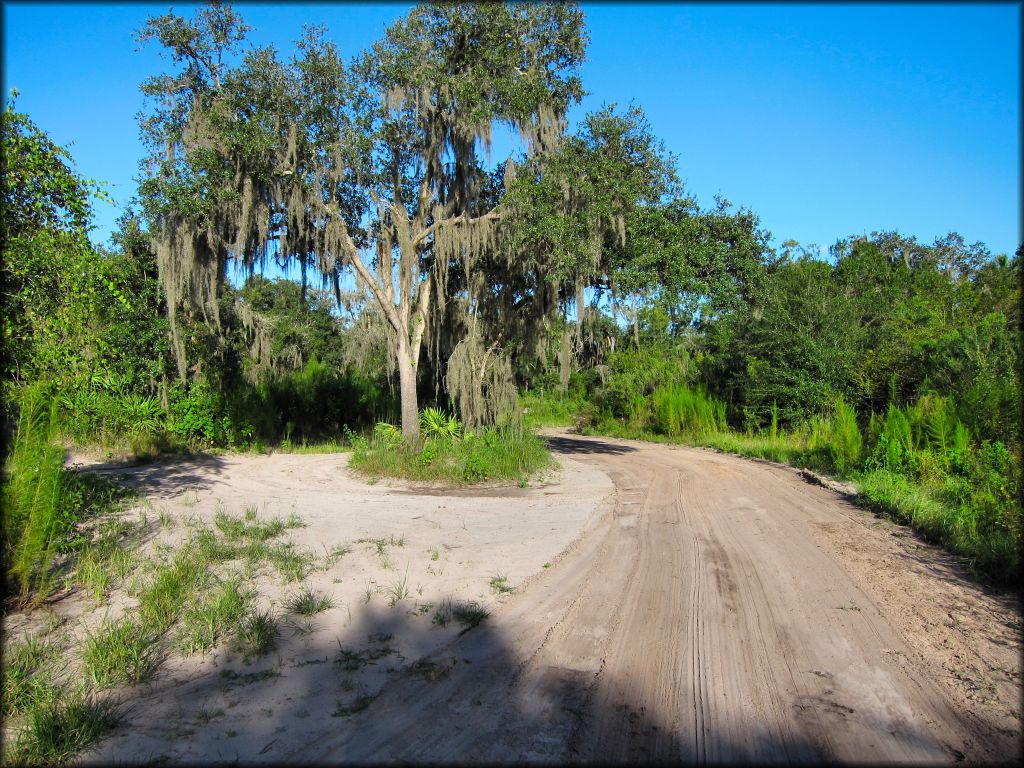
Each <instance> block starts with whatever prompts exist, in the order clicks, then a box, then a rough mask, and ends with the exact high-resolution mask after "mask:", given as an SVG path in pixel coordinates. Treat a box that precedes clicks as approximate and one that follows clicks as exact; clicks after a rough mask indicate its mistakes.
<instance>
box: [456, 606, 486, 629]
mask: <svg viewBox="0 0 1024 768" xmlns="http://www.w3.org/2000/svg"><path fill="white" fill-rule="evenodd" d="M451 615H452V618H453V619H455V620H456V621H458V622H459V623H460V624H462V625H463V626H464V627H465V629H464V630H463V631H466V630H469V629H472V628H473V627H475V626H477V625H478V624H480V623H482V622H483V621H484V620H485V619H486V618H487V617H488V616H490V615H491V614H490V612H489V611H488V610H487V609H486V608H484V607H483V606H482V605H480V603H478V602H476V601H475V600H470V601H469V602H456V603H453V604H452V607H451Z"/></svg>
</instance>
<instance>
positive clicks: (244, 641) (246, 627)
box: [236, 608, 280, 656]
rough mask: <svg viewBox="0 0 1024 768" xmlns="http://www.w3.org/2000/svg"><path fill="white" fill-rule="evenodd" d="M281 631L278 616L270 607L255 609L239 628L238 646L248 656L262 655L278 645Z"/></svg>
mask: <svg viewBox="0 0 1024 768" xmlns="http://www.w3.org/2000/svg"><path fill="white" fill-rule="evenodd" d="M279 636H280V632H279V630H278V627H277V618H276V617H275V616H274V612H273V611H272V610H270V609H269V608H268V609H267V610H265V611H254V612H252V613H250V614H249V616H248V617H247V618H246V619H245V620H244V621H242V623H241V626H240V627H239V630H238V636H237V638H236V640H237V646H238V648H239V650H241V651H242V653H243V654H244V655H246V656H262V655H263V654H265V653H266V652H267V651H270V650H272V649H273V648H274V647H275V646H276V645H277V638H278V637H279Z"/></svg>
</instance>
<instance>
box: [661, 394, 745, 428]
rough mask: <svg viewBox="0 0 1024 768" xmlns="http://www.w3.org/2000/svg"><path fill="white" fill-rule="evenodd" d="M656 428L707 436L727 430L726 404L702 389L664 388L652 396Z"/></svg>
mask: <svg viewBox="0 0 1024 768" xmlns="http://www.w3.org/2000/svg"><path fill="white" fill-rule="evenodd" d="M651 406H652V409H653V412H654V413H653V416H654V427H655V430H656V431H658V432H661V433H662V434H665V435H670V436H676V435H682V434H688V435H707V434H710V433H713V432H721V431H724V430H725V428H726V426H725V403H723V402H721V401H719V400H716V399H715V398H713V397H711V396H710V395H708V393H707V392H706V391H704V389H702V388H697V389H690V388H689V387H686V386H674V387H664V388H659V389H656V390H654V394H653V395H652V396H651Z"/></svg>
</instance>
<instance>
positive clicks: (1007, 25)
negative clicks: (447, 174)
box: [3, 2, 1021, 253]
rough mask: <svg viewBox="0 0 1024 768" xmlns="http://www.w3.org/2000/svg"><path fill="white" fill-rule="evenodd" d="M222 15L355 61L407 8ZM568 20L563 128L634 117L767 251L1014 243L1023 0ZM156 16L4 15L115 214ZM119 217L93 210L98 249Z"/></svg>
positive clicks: (29, 69)
mask: <svg viewBox="0 0 1024 768" xmlns="http://www.w3.org/2000/svg"><path fill="white" fill-rule="evenodd" d="M192 7H193V6H191V5H188V4H185V3H176V4H175V5H174V9H175V11H176V12H178V13H180V14H183V15H190V14H191V9H192ZM236 7H237V8H238V9H239V10H240V11H241V13H242V14H243V16H244V17H245V18H246V20H247V21H248V23H249V24H250V25H251V26H252V27H254V31H253V34H252V37H251V39H252V40H253V41H254V42H256V43H260V44H263V43H268V42H272V43H274V44H275V45H276V46H277V47H278V48H279V49H280V50H282V51H283V52H285V53H288V52H290V50H291V41H293V40H294V39H295V38H296V37H298V36H299V34H300V32H301V26H302V24H303V23H323V24H325V25H326V26H327V27H328V29H329V30H330V34H331V36H332V37H333V38H334V39H335V41H336V42H337V43H338V44H339V45H340V47H341V49H342V52H343V53H344V54H345V55H350V54H353V53H355V52H357V51H358V50H361V49H362V48H364V47H365V46H367V45H368V44H369V43H371V42H372V41H373V40H375V39H377V38H378V37H379V36H380V34H381V32H382V31H383V29H384V27H385V26H386V25H387V23H389V22H390V21H392V20H393V19H395V18H397V17H398V16H400V15H401V14H402V13H404V11H405V10H406V8H407V7H408V6H406V5H399V4H375V5H357V4H315V5H287V6H285V5H271V4H256V5H246V4H242V3H239V4H237V5H236ZM583 7H584V9H585V13H586V18H587V25H588V28H589V30H590V35H591V44H590V48H589V51H588V56H587V63H586V64H585V66H584V68H583V82H584V87H585V88H586V89H587V91H588V92H589V95H588V96H587V98H586V100H585V101H584V103H583V105H582V106H581V108H579V109H577V110H576V111H575V112H574V113H573V114H572V115H571V118H573V119H574V120H576V119H578V118H579V117H580V116H581V115H582V114H584V113H585V112H586V111H588V110H591V109H595V108H598V107H600V106H601V105H602V104H603V103H605V102H617V103H619V104H620V105H623V106H624V105H626V104H628V103H629V102H630V101H635V102H637V103H638V104H640V105H641V106H642V107H643V108H644V109H645V111H646V112H647V115H648V117H649V119H650V122H651V125H652V128H653V130H654V132H655V133H656V134H657V135H658V136H659V137H660V138H661V139H662V140H663V141H664V142H665V144H666V145H667V147H668V148H669V150H670V151H672V152H673V153H675V154H677V155H678V156H679V170H680V173H681V176H682V177H683V178H684V179H685V180H686V182H687V187H688V189H689V191H690V192H691V193H692V194H695V195H696V196H697V198H698V200H699V201H700V202H701V204H702V205H705V206H709V205H711V204H712V198H713V196H714V195H715V194H718V193H721V194H722V195H724V196H725V197H726V198H728V199H729V200H731V201H732V202H733V203H735V204H737V205H745V206H747V207H749V208H751V209H752V210H753V211H754V212H755V213H757V214H758V215H759V216H760V218H761V222H762V225H763V226H764V227H765V228H766V229H768V230H769V231H771V232H772V234H773V236H774V241H775V243H776V244H778V243H781V242H782V241H783V240H786V239H795V240H798V241H799V242H801V243H803V244H805V245H807V244H811V243H816V244H818V245H821V246H827V245H829V244H831V243H833V242H834V241H835V240H836V239H837V238H839V237H843V236H846V235H850V234H861V233H869V232H871V231H873V230H883V229H898V230H899V231H900V232H902V233H904V234H907V235H915V236H917V237H918V238H919V239H920V240H923V241H925V242H931V241H932V240H934V239H935V238H936V237H938V236H941V235H944V234H946V233H947V232H949V231H951V230H956V231H959V232H960V233H961V234H962V235H963V236H964V237H965V238H966V239H967V241H968V242H974V241H977V240H981V241H983V242H985V243H986V244H987V245H988V246H989V248H990V249H991V250H992V251H993V252H994V253H1000V252H1005V253H1012V252H1013V251H1014V250H1015V249H1016V248H1017V246H1018V245H1019V244H1020V242H1021V220H1020V209H1021V199H1020V196H1021V191H1020V190H1021V187H1020V167H1021V162H1020V160H1021V158H1020V138H1019V137H1020V131H1021V110H1020V75H1019V72H1020V36H1019V29H1020V22H1021V18H1020V16H1021V7H1020V5H1018V4H992V5H952V4H937V5H922V4H914V5H884V4H882V5H875V4H861V5H856V4H855V5H838V4H821V5H809V4H796V5H781V4H780V5H774V4H771V5H769V4H760V5H739V4H698V5H687V4H671V3H663V4H651V5H617V4H607V3H602V4H594V5H588V4H584V6H583ZM167 8H168V4H153V5H150V4H106V5H103V4H87V3H78V4H68V5H59V4H47V3H24V4H23V3H12V2H7V3H5V4H4V9H3V10H4V24H3V28H4V46H3V51H4V62H3V64H4V67H3V69H4V84H3V94H4V99H5V102H6V100H7V95H8V92H9V89H10V88H11V87H12V86H14V87H17V88H18V89H19V90H20V92H21V95H20V97H19V98H18V101H17V105H18V109H19V110H21V111H24V112H27V113H28V114H29V115H30V116H31V117H32V118H33V119H34V120H35V121H36V122H37V123H38V124H39V125H40V126H41V127H42V128H44V129H45V130H46V131H48V132H49V133H50V135H51V136H52V137H53V138H54V140H55V141H57V142H59V143H61V144H64V145H70V149H71V152H72V154H73V156H74V158H75V160H76V162H77V165H78V168H79V171H80V172H81V173H82V174H83V175H85V176H87V177H91V178H95V179H99V180H105V181H108V182H110V183H111V187H110V191H111V193H112V195H113V196H114V198H115V199H116V200H117V201H119V202H127V201H128V200H129V199H130V198H131V197H132V196H133V194H134V191H135V182H134V181H133V179H134V177H135V176H136V174H137V163H138V160H139V158H140V157H141V155H142V147H141V145H140V143H139V141H138V129H137V127H136V122H135V116H136V114H137V113H138V112H139V110H140V109H142V108H143V99H142V96H141V94H140V93H139V90H138V85H139V83H140V82H141V81H142V80H143V79H144V78H145V77H147V76H148V75H150V74H152V73H155V72H158V71H162V69H163V68H165V67H167V66H169V62H168V61H166V60H162V59H161V58H160V57H159V55H158V52H157V50H156V48H155V47H154V46H147V47H146V48H145V49H143V50H142V51H138V50H137V46H136V44H135V42H134V40H133V38H132V31H133V30H134V29H137V28H138V27H140V26H141V25H142V24H143V22H144V21H145V19H146V17H147V16H149V15H152V14H156V13H163V12H165V11H166V10H167ZM495 159H497V158H495ZM117 216H118V211H117V210H115V209H113V208H111V207H109V206H106V205H100V206H98V209H97V216H96V230H95V231H94V233H93V237H94V240H97V241H98V242H103V241H105V240H106V238H107V237H108V236H109V234H110V232H111V230H112V229H113V227H114V222H115V220H116V218H117Z"/></svg>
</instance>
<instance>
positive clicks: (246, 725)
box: [12, 454, 613, 764]
mask: <svg viewBox="0 0 1024 768" xmlns="http://www.w3.org/2000/svg"><path fill="white" fill-rule="evenodd" d="M347 463H348V456H347V455H345V454H330V455H289V454H276V455H272V456H250V455H227V456H206V457H198V458H196V459H194V460H188V461H181V462H176V463H166V462H161V463H156V464H151V465H147V466H142V467H112V468H103V466H102V465H97V464H95V463H92V464H84V463H81V464H80V466H87V467H89V468H90V469H91V470H92V471H98V472H99V473H100V474H106V475H109V476H115V477H117V478H118V479H120V480H121V481H123V482H125V483H127V484H129V485H132V486H134V487H136V488H137V489H138V490H140V491H141V492H142V493H143V494H144V495H145V497H146V499H147V500H148V502H149V506H150V507H151V509H150V510H149V511H148V518H149V520H150V521H151V522H152V521H154V519H155V518H157V517H158V516H159V515H161V514H163V515H165V516H167V515H169V516H171V517H172V518H174V519H175V520H176V521H177V523H178V524H177V525H176V526H175V527H174V528H173V529H172V530H171V531H168V532H164V533H162V534H160V535H158V536H155V537H154V538H153V539H152V540H151V541H149V542H147V544H146V547H145V549H146V551H147V552H152V551H154V548H155V547H157V546H159V545H160V544H163V543H168V542H174V541H180V540H181V539H182V538H183V537H184V534H185V530H186V528H187V527H189V525H192V526H194V525H195V524H206V525H211V524H212V522H213V519H214V516H215V514H216V512H217V511H218V510H224V511H226V512H228V513H230V514H233V515H241V514H242V513H243V511H244V510H245V509H246V508H247V507H251V506H254V507H256V508H258V512H259V516H260V517H261V518H269V517H273V516H280V517H283V518H287V517H288V516H289V515H291V514H293V513H294V514H296V515H298V516H299V517H300V518H301V519H302V520H303V522H304V523H305V524H306V525H305V527H303V528H299V529H294V530H290V531H288V533H287V534H286V535H285V537H284V538H285V539H290V540H292V541H294V542H295V543H296V544H297V545H299V546H300V547H302V548H304V549H306V550H308V551H311V552H313V553H314V554H319V555H321V556H322V555H324V554H325V553H326V552H328V551H329V550H331V549H332V548H333V547H335V546H336V545H344V544H348V545H350V546H351V548H352V551H351V552H350V553H348V554H346V555H344V556H342V557H341V558H340V559H339V560H338V561H337V563H336V565H335V566H334V567H332V568H330V569H329V570H327V571H326V572H323V573H313V574H311V575H310V576H309V577H308V578H307V579H306V581H305V582H304V583H306V584H308V585H309V586H311V587H312V588H314V589H317V590H320V591H323V592H326V593H327V594H329V595H331V596H332V597H333V599H334V601H335V606H334V608H332V609H331V610H330V611H328V612H326V613H321V614H318V615H317V616H315V617H313V621H314V622H315V625H316V627H317V629H316V631H315V632H313V633H311V634H305V635H301V634H295V633H293V632H291V631H290V630H289V629H288V628H287V627H285V628H284V634H283V636H282V638H281V639H280V641H279V646H278V648H277V649H276V650H275V651H273V652H272V653H271V654H269V655H268V656H265V657H263V658H262V659H259V660H258V661H255V662H253V663H252V664H251V665H246V664H245V663H243V660H241V659H240V658H238V657H237V656H236V655H232V654H231V653H230V652H229V651H228V650H227V649H224V648H221V649H219V650H218V651H216V652H214V653H213V654H210V655H209V656H207V657H205V658H202V657H198V656H194V657H188V658H181V657H178V656H172V657H171V659H170V660H169V661H168V662H167V663H166V664H165V665H164V666H163V668H162V670H161V672H160V673H159V674H158V676H157V679H156V680H155V681H154V682H153V683H152V685H150V686H138V687H136V688H132V689H125V690H121V691H117V692H115V696H116V697H117V698H119V699H120V700H121V701H122V702H123V703H124V704H125V705H126V707H125V712H126V717H125V719H124V720H123V722H122V723H121V725H120V726H119V727H118V728H117V729H116V731H115V732H114V733H113V735H112V736H111V737H109V738H107V739H105V740H104V741H103V742H102V743H100V744H99V745H98V747H97V748H96V749H94V750H92V751H91V752H89V753H87V754H84V755H82V762H85V763H101V764H110V763H112V762H113V763H118V762H123V763H138V762H140V761H141V762H145V761H148V760H165V759H166V760H171V761H174V762H178V761H185V762H197V761H198V762H207V761H217V760H234V759H235V757H236V755H237V756H239V758H240V759H241V760H242V761H249V760H250V759H253V756H254V755H262V756H263V757H265V758H266V759H270V760H274V759H279V758H280V755H281V753H282V751H285V750H294V749H297V748H300V747H301V746H303V745H305V744H307V743H308V742H309V740H310V739H312V738H315V737H318V736H319V735H320V734H322V733H323V732H325V731H330V730H332V729H334V728H336V727H337V725H338V723H339V722H340V721H339V718H338V717H332V713H334V712H336V711H337V710H338V709H339V708H342V709H343V708H346V707H352V706H358V705H359V702H360V701H361V700H366V699H371V698H372V697H374V696H375V695H376V694H377V693H378V692H379V690H380V689H381V687H382V686H383V684H384V683H385V682H386V680H387V679H388V678H389V677H392V676H393V675H394V674H395V673H396V672H397V671H398V670H399V669H403V668H407V667H408V666H409V665H410V664H412V663H413V662H415V661H416V660H418V659H420V658H422V657H423V656H425V655H427V654H428V653H430V652H433V651H436V650H437V649H438V648H439V647H442V646H444V645H445V644H447V643H448V642H450V641H451V640H452V639H453V638H455V637H457V636H458V634H459V632H460V631H461V629H462V627H461V625H459V624H458V622H456V621H452V622H451V623H450V624H448V625H447V626H445V627H440V626H437V625H435V624H433V623H432V617H433V613H434V612H435V610H436V609H437V607H439V606H441V605H442V604H443V603H444V602H445V601H448V600H454V601H477V602H479V603H480V604H481V605H483V606H484V607H485V608H487V609H488V610H491V611H494V610H495V609H496V608H497V607H498V606H499V605H500V603H501V601H502V600H507V599H508V598H507V596H505V597H502V596H498V595H496V594H495V593H494V592H493V590H492V589H491V587H490V583H489V582H490V579H491V577H492V576H494V575H497V574H500V575H502V576H505V577H506V578H507V582H508V583H509V584H510V585H511V586H513V587H516V588H519V587H521V586H522V583H523V582H524V581H525V580H526V579H528V577H530V576H532V575H534V574H536V573H538V572H542V571H544V569H545V567H550V566H551V563H553V562H556V561H557V560H558V558H559V555H560V553H562V551H563V550H565V549H566V548H567V547H570V545H571V544H572V543H573V541H574V540H576V539H578V538H579V537H580V536H581V535H583V533H584V532H585V531H586V530H587V529H588V526H591V525H593V523H594V521H595V520H596V510H597V509H598V506H599V504H600V502H601V501H602V500H603V499H605V498H607V497H608V496H609V495H610V494H611V493H612V491H613V486H612V483H611V481H610V480H609V479H608V477H607V475H605V474H604V473H603V472H601V471H600V470H598V469H594V468H590V467H588V466H586V465H585V464H582V463H580V462H577V461H575V460H573V459H572V458H568V457H567V458H565V459H564V460H563V461H562V462H561V465H562V466H561V469H560V470H559V471H558V472H557V474H556V475H555V476H554V477H553V478H551V479H550V480H549V481H548V482H547V483H545V484H543V485H541V486H540V487H533V488H482V489H477V490H473V491H470V490H455V491H451V492H442V491H438V490H436V489H429V488H427V489H411V488H409V487H407V486H403V485H400V484H395V483H387V482H380V483H376V484H370V483H367V482H365V481H364V480H362V479H360V478H357V477H356V476H355V475H353V474H352V473H351V472H350V471H349V470H348V469H347V468H346V467H347ZM364 539H384V540H386V541H387V542H389V543H388V544H387V545H386V547H385V550H386V554H385V556H384V557H381V555H380V554H379V553H378V551H377V547H376V546H375V544H374V543H372V542H369V541H364V542H362V543H360V540H364ZM397 542H400V543H397ZM403 585H404V588H405V589H407V591H408V595H407V596H406V597H405V598H404V599H402V600H399V601H398V602H396V603H395V605H394V606H390V605H389V602H390V595H391V593H392V592H393V591H395V590H399V589H401V588H402V587H403ZM254 586H256V587H257V588H258V590H259V592H260V595H261V597H260V601H259V602H260V605H261V606H264V607H266V606H271V607H274V608H275V610H276V611H277V613H278V615H279V616H281V617H282V618H284V613H283V609H282V607H281V606H282V604H283V603H284V601H285V600H286V598H287V597H288V596H289V595H291V594H294V593H295V592H297V590H298V585H296V584H291V585H284V584H282V583H281V580H280V578H279V577H278V576H277V575H276V574H274V573H273V572H269V573H264V574H263V575H262V576H261V577H260V578H259V579H258V580H257V581H256V583H255V584H254ZM112 603H113V605H112V606H111V608H109V609H107V608H95V607H94V606H93V605H92V604H91V603H90V602H89V601H88V600H87V599H85V598H84V597H82V596H71V597H70V598H68V599H66V600H62V601H59V602H57V603H56V604H55V606H54V607H55V609H56V610H57V612H58V613H60V614H62V615H64V616H65V617H67V618H69V619H71V620H72V621H70V622H69V626H74V627H75V629H74V636H75V637H78V638H80V637H82V636H84V634H85V633H86V632H87V631H92V630H93V629H95V627H97V626H98V625H99V624H100V622H101V621H102V620H103V618H104V617H106V616H110V617H112V618H114V617H117V616H118V615H120V614H121V613H122V612H123V611H124V610H126V609H127V610H131V606H132V600H131V599H129V598H125V597H124V596H123V595H114V596H113V600H112ZM12 624H14V628H15V631H17V624H18V622H17V621H14V622H12ZM340 647H344V648H346V649H348V650H350V651H352V652H354V653H360V652H363V653H366V652H367V651H376V652H377V653H376V654H370V655H371V656H373V655H377V656H378V658H376V659H373V660H372V661H370V662H369V663H366V664H365V665H363V664H360V663H359V662H358V661H357V662H355V663H354V664H352V665H350V666H352V667H356V668H354V669H344V668H343V667H342V666H340V665H338V664H335V663H334V659H335V657H336V656H337V655H338V653H339V648H340ZM254 726H257V727H258V729H259V730H260V731H264V730H265V731H266V733H267V737H266V739H265V740H264V741H262V742H261V743H260V744H255V741H254V740H253V736H252V729H253V727H254ZM267 743H272V744H273V746H272V748H271V749H268V750H267V751H265V752H263V751H262V749H263V747H264V746H266V744H267Z"/></svg>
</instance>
